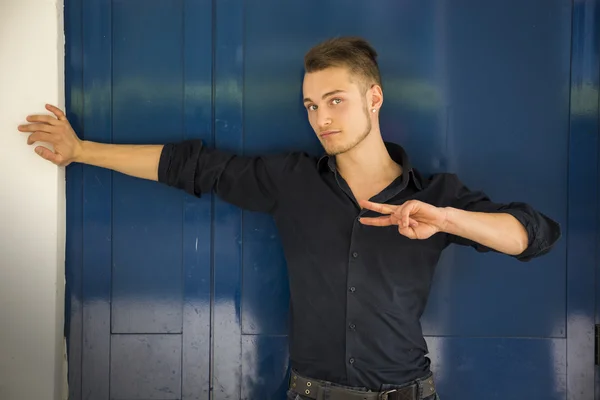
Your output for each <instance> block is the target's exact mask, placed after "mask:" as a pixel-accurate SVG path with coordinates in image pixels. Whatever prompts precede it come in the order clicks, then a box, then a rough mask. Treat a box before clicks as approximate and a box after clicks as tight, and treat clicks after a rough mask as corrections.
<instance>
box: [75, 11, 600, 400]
mask: <svg viewBox="0 0 600 400" xmlns="http://www.w3.org/2000/svg"><path fill="white" fill-rule="evenodd" d="M65 11H66V28H67V29H66V35H67V59H66V66H67V89H68V90H67V111H68V117H69V119H70V121H71V123H72V124H73V126H74V128H75V129H76V131H77V132H78V133H79V134H80V136H81V137H83V138H84V139H86V140H93V141H100V142H105V143H127V144H154V143H165V142H170V141H180V140H184V139H190V138H200V139H203V140H205V141H206V142H207V143H208V144H209V145H210V146H216V147H218V148H221V149H227V150H231V151H235V152H238V153H240V154H242V153H243V154H265V153H274V152H280V151H287V150H299V149H301V150H306V151H307V152H309V153H313V154H318V153H319V152H320V145H319V143H318V140H317V139H316V138H315V136H314V133H313V132H312V131H311V128H310V125H309V124H308V121H307V119H306V114H305V111H304V110H303V108H302V105H301V79H302V72H303V71H302V65H303V64H302V62H303V55H304V53H305V52H306V51H307V50H308V49H309V48H310V47H311V46H312V45H314V44H316V43H317V42H318V41H320V40H323V39H325V38H328V37H330V36H337V35H360V36H363V37H365V38H366V39H368V40H369V41H370V42H371V43H372V44H373V45H374V46H375V48H376V49H377V50H378V52H379V54H380V57H379V60H380V64H381V70H382V74H383V84H384V94H385V103H384V107H383V109H382V113H381V125H382V132H383V135H384V138H385V139H386V140H390V141H396V142H398V143H400V144H402V145H403V146H404V147H405V148H406V149H407V150H408V152H409V155H410V157H411V159H412V161H413V163H414V164H415V165H416V166H417V167H418V168H419V169H420V170H421V171H422V172H424V173H433V172H440V171H450V172H456V173H457V174H458V175H459V176H460V177H461V179H462V181H463V182H465V183H466V184H467V185H468V186H469V187H471V188H480V189H483V190H485V191H486V192H487V193H488V194H489V195H490V196H491V197H492V198H493V199H495V200H498V201H512V200H518V201H526V202H529V203H531V204H532V205H534V206H535V207H536V208H537V209H539V210H540V211H542V212H544V213H546V214H548V215H550V216H552V217H553V218H555V219H556V220H557V221H558V222H559V223H560V224H561V225H562V228H563V238H562V239H561V240H560V241H559V243H558V244H557V245H556V247H555V249H554V250H553V251H552V252H551V253H550V254H549V255H547V256H545V257H542V258H540V259H536V260H534V261H532V262H530V263H519V262H518V261H516V260H514V259H511V258H509V257H507V256H503V255H499V254H480V253H477V252H475V251H474V250H473V249H470V248H463V247H456V246H455V247H450V248H449V249H447V250H446V252H445V253H444V255H443V257H442V260H441V263H440V265H439V267H438V269H437V272H436V276H435V280H434V284H433V288H432V294H431V297H430V300H429V303H428V306H427V310H426V313H425V315H424V316H423V319H422V325H423V330H424V333H425V335H426V340H427V343H428V345H429V350H430V357H431V359H432V362H433V364H432V365H433V370H434V373H435V374H436V375H435V376H436V379H437V383H438V389H439V392H440V395H441V397H442V399H443V400H446V399H461V400H475V399H489V400H491V399H502V400H508V399H535V400H543V399H548V400H550V399H552V400H554V399H569V400H571V399H578V400H579V399H581V400H583V399H592V398H594V393H595V386H596V380H595V372H596V370H595V368H596V367H595V366H594V345H593V341H594V323H595V319H598V318H597V317H596V309H595V290H596V284H595V276H596V275H595V268H596V266H597V264H596V261H597V260H596V247H597V236H596V235H597V224H598V215H599V213H598V209H599V202H598V197H597V188H598V179H599V176H598V165H597V161H598V153H599V147H598V112H599V108H598V74H599V70H600V68H599V63H598V41H597V38H598V37H600V35H599V33H598V26H599V25H600V24H599V21H598V12H599V6H598V2H597V1H596V0H588V1H578V2H574V3H571V2H570V1H566V0H549V1H544V2H531V1H530V2H523V1H521V0H510V1H494V2H485V4H484V2H477V1H468V0H461V1H458V2H455V1H453V2H449V1H438V2H424V1H418V0H405V1H397V0H382V1H377V2H366V1H352V2H349V1H342V0H326V1H319V2H287V1H285V2H283V1H276V0H260V1H259V0H248V1H242V0H221V1H209V0H168V1H167V0H143V1H142V0H112V1H111V0H85V1H83V0H67V1H66V7H65ZM67 185H68V186H67V190H68V193H67V196H68V198H67V207H68V233H67V289H68V299H67V310H66V312H67V318H68V324H67V327H66V328H67V334H68V344H69V363H70V372H69V384H70V396H71V398H72V399H88V400H95V399H98V400H100V399H102V400H107V399H119V400H134V399H145V400H148V399H156V400H175V399H181V400H192V399H202V400H204V399H211V400H213V399H214V400H221V399H248V400H269V399H284V397H285V391H286V388H287V381H286V379H287V376H288V373H289V371H288V351H287V346H288V342H287V316H288V284H287V271H286V264H285V260H284V257H283V253H282V249H281V246H280V240H279V236H278V233H277V231H276V229H275V226H274V224H273V222H272V221H271V220H270V218H269V217H267V216H265V215H262V214H258V213H252V212H246V211H242V210H240V209H238V208H236V207H234V206H232V205H229V204H226V203H224V202H222V201H221V200H220V199H218V198H216V197H214V196H204V197H202V198H201V199H197V198H194V197H192V196H190V195H188V194H185V193H183V192H180V191H177V190H175V189H172V188H167V187H165V186H163V185H159V184H156V183H153V182H148V181H143V180H139V179H135V178H131V177H128V176H125V175H121V174H118V173H113V172H110V171H108V170H103V169H99V168H95V167H90V166H82V165H72V166H70V167H68V169H67Z"/></svg>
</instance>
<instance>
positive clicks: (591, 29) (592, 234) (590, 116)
mask: <svg viewBox="0 0 600 400" xmlns="http://www.w3.org/2000/svg"><path fill="white" fill-rule="evenodd" d="M599 38H600V4H599V2H598V1H592V0H588V1H580V2H574V4H573V37H572V51H571V54H572V56H571V59H572V61H571V82H572V83H571V107H570V112H571V121H570V136H569V164H568V168H569V186H568V188H567V189H568V196H569V221H568V233H567V241H568V249H569V252H568V257H567V273H568V274H567V291H568V295H567V330H568V332H569V334H568V337H567V349H568V353H567V360H566V362H567V365H569V369H568V371H567V386H568V388H569V393H568V396H567V399H568V400H575V399H591V398H598V396H600V392H598V391H596V393H594V391H595V377H594V375H595V374H597V368H595V369H593V368H590V367H591V366H592V365H594V340H595V337H594V321H595V313H596V310H595V304H594V303H595V298H597V297H598V294H597V293H596V292H595V289H596V285H595V283H594V279H591V277H592V276H594V274H595V273H596V271H597V270H598V268H599V266H598V248H599V242H598V233H599V230H598V227H599V225H598V217H599V214H598V185H599V181H600V174H599V172H598V166H599V164H598V151H599V140H598V136H599V134H600V132H598V129H600V126H599V123H598V117H599V113H598V94H599V93H600V90H599V87H600V81H599V79H600V77H599V75H600V39H599Z"/></svg>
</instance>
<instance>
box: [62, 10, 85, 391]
mask: <svg viewBox="0 0 600 400" xmlns="http://www.w3.org/2000/svg"><path fill="white" fill-rule="evenodd" d="M81 16H82V5H81V2H79V1H76V2H73V3H70V4H67V5H66V6H65V16H64V21H65V35H66V37H67V38H68V40H67V42H66V45H65V75H66V84H67V88H66V91H65V97H66V98H65V104H66V115H67V118H68V120H69V122H70V123H71V126H72V127H73V129H74V130H75V131H76V132H83V93H84V91H83V46H82V43H83V34H82V33H83V32H82V24H81ZM65 179H66V194H65V195H66V219H67V221H66V249H65V281H66V282H65V337H66V338H67V354H68V364H69V367H70V368H69V369H68V382H69V393H68V396H69V399H81V398H82V394H81V380H82V372H83V371H82V368H81V365H82V363H81V361H82V350H83V349H82V347H83V332H82V331H83V301H82V299H83V296H82V283H83V273H82V272H83V269H82V265H83V185H82V181H83V171H82V166H81V165H80V164H71V165H70V166H68V167H67V168H66V169H65Z"/></svg>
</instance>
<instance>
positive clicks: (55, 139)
mask: <svg viewBox="0 0 600 400" xmlns="http://www.w3.org/2000/svg"><path fill="white" fill-rule="evenodd" d="M46 108H47V109H48V110H49V111H51V112H52V113H53V114H54V116H50V115H32V116H29V117H27V121H28V122H30V123H29V124H26V125H21V126H19V130H20V131H21V132H33V133H32V134H31V135H30V136H29V138H28V139H27V143H28V144H34V143H36V142H46V143H49V144H51V145H52V147H53V148H54V151H52V150H50V149H49V148H47V147H45V146H37V147H36V153H38V154H39V155H40V156H41V157H43V158H44V159H46V160H48V161H50V162H52V163H54V164H56V165H60V166H66V165H69V164H70V163H73V162H79V163H84V164H89V165H94V166H97V167H102V168H108V169H111V170H114V171H117V172H121V173H123V174H127V175H131V176H134V177H137V178H142V179H149V180H153V181H158V182H160V183H163V184H166V185H168V186H172V187H176V188H179V189H183V190H185V191H186V192H188V193H190V194H193V195H194V196H197V197H200V196H201V195H202V194H203V193H207V192H211V191H214V192H215V193H216V194H217V195H218V196H219V197H221V198H222V199H223V200H224V201H226V202H229V203H231V204H234V205H237V206H239V207H241V208H244V209H248V210H252V211H263V212H271V211H273V210H274V209H275V207H276V204H277V200H278V194H279V191H280V185H281V183H282V182H283V175H284V174H285V173H286V172H287V171H290V170H291V169H292V168H293V165H294V163H296V162H297V161H298V160H299V159H300V158H301V154H295V153H292V154H283V155H273V156H267V157H244V156H238V155H235V154H232V153H228V152H225V151H221V150H216V149H210V148H208V147H206V146H205V145H204V143H203V142H202V141H200V140H188V141H184V142H180V143H167V144H164V145H163V144H157V145H152V144H149V145H127V144H104V143H96V142H90V141H84V140H81V139H80V138H79V137H78V136H77V134H76V133H75V131H74V130H73V128H72V127H71V124H70V123H69V121H68V120H67V118H66V116H65V114H64V113H63V112H62V111H61V110H60V109H58V108H56V107H54V106H51V105H47V106H46Z"/></svg>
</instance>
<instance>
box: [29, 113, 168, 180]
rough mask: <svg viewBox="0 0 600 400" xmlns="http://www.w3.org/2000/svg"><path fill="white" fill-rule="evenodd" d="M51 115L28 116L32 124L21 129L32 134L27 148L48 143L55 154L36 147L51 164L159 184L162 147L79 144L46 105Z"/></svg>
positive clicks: (67, 125) (60, 116)
mask: <svg viewBox="0 0 600 400" xmlns="http://www.w3.org/2000/svg"><path fill="white" fill-rule="evenodd" d="M46 108H47V109H48V110H49V111H51V112H52V113H53V114H54V117H53V116H51V115H31V116H29V117H27V121H29V122H31V124H26V125H20V126H19V130H20V131H21V132H33V133H32V134H31V135H29V138H28V139H27V143H28V144H33V143H35V142H47V143H50V144H51V145H52V146H53V147H54V151H51V150H50V149H48V148H46V147H44V146H37V147H36V148H35V151H36V153H38V154H39V155H40V156H41V157H43V158H45V159H46V160H48V161H51V162H52V163H54V164H56V165H59V166H66V165H69V164H70V163H72V162H79V163H82V164H89V165H94V166H97V167H102V168H107V169H111V170H113V171H117V172H121V173H123V174H126V175H131V176H135V177H136V178H142V179H149V180H154V181H156V180H158V163H159V160H160V155H161V151H162V149H163V145H160V144H155V145H127V144H105V143H96V142H91V141H89V140H81V139H79V137H77V134H76V133H75V131H74V130H73V128H71V124H70V123H69V121H67V117H66V116H65V114H64V112H62V111H61V110H60V109H58V108H56V107H54V106H52V105H49V104H48V105H46Z"/></svg>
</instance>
